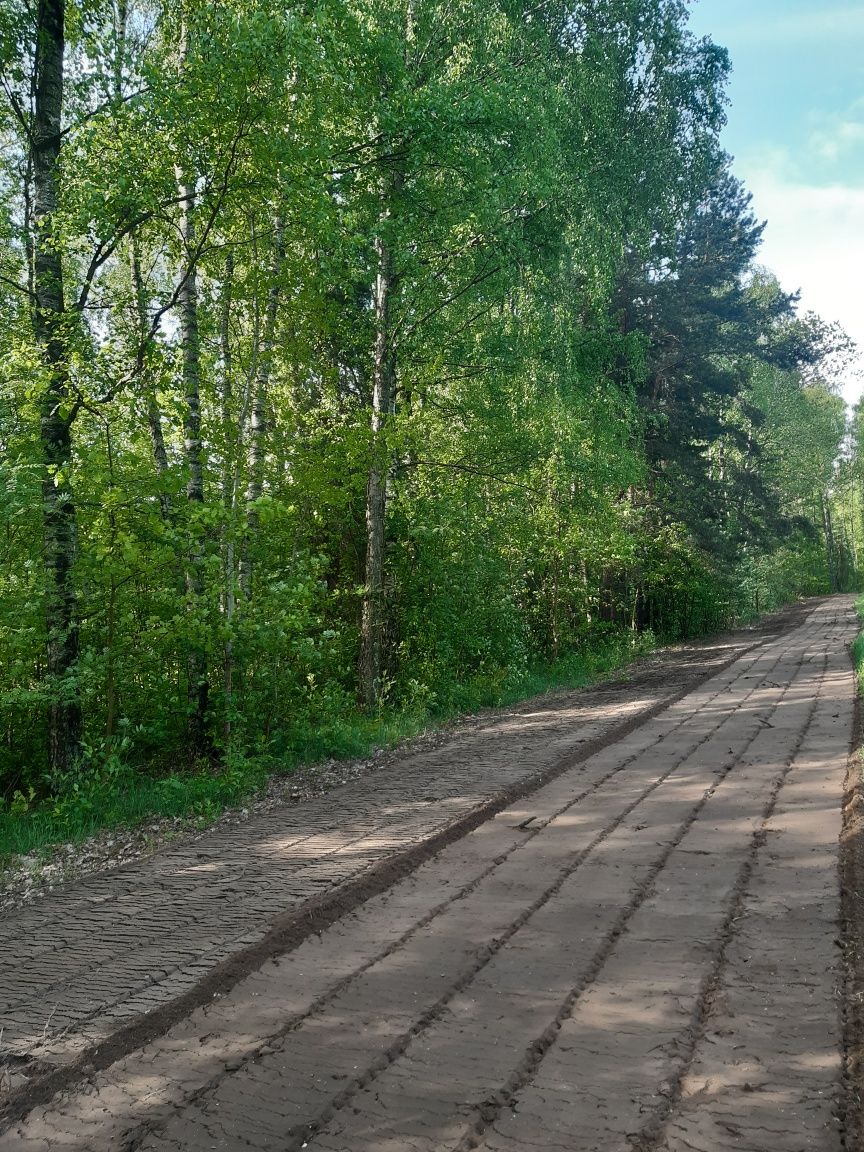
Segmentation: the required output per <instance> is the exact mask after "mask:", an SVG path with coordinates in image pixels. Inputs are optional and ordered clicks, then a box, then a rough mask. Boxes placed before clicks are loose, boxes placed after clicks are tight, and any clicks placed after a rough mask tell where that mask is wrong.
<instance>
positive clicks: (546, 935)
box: [0, 597, 864, 1152]
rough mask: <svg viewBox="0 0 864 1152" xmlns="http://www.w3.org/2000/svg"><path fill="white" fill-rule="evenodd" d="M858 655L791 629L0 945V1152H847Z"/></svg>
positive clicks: (461, 747)
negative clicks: (0, 1093)
mask: <svg viewBox="0 0 864 1152" xmlns="http://www.w3.org/2000/svg"><path fill="white" fill-rule="evenodd" d="M857 629H858V625H857V619H856V616H855V612H854V604H853V599H852V598H851V597H835V598H832V599H830V600H825V601H819V602H810V603H809V604H804V605H799V606H797V607H796V608H795V609H793V610H790V611H789V612H787V613H785V614H783V615H781V616H780V617H777V618H774V619H773V620H771V621H768V622H766V623H765V624H763V625H762V626H761V627H760V628H758V629H754V630H748V631H745V632H740V633H734V634H731V635H729V636H726V637H722V638H719V639H717V640H715V641H713V642H708V643H706V644H702V645H693V646H688V647H685V648H681V649H676V650H672V651H669V652H665V653H662V654H660V655H659V656H658V657H656V658H654V659H652V660H649V661H646V662H643V664H641V665H640V666H639V668H638V669H637V670H636V671H634V673H633V674H632V675H631V676H630V677H629V678H628V679H627V680H622V681H615V682H610V683H607V684H604V685H602V686H598V687H595V688H592V689H587V690H583V691H580V692H576V693H571V694H566V695H560V696H555V697H551V698H543V699H541V700H539V701H534V702H532V703H529V704H527V705H525V706H523V707H520V708H516V709H511V710H509V711H507V712H506V713H501V714H496V715H489V716H486V717H484V718H482V719H481V720H479V721H477V722H475V723H474V724H472V725H470V726H467V727H466V728H464V729H461V730H456V731H454V732H452V733H451V734H450V735H449V737H448V738H447V739H444V740H442V741H441V742H439V743H437V744H435V745H434V746H429V747H425V748H422V747H421V748H415V749H414V750H412V751H410V752H406V753H405V754H403V755H400V756H396V757H393V758H392V759H391V760H389V761H388V762H386V763H384V764H382V765H381V766H380V767H379V768H378V769H377V771H376V772H375V773H374V775H368V774H367V775H364V776H362V777H361V778H359V779H357V780H354V781H352V782H349V783H347V784H346V785H345V786H344V787H341V788H338V789H336V790H335V791H333V792H331V793H329V794H328V795H326V796H323V797H315V798H312V799H310V800H309V801H308V802H307V803H303V804H299V805H294V806H288V807H286V806H278V807H273V808H271V809H269V810H267V811H263V812H261V813H259V814H256V815H255V816H254V817H252V818H250V819H248V820H246V821H244V822H242V823H234V824H228V825H224V826H219V827H216V828H213V829H211V830H210V831H209V832H207V833H206V834H204V835H203V836H201V837H199V838H198V839H196V840H190V841H184V842H183V843H178V844H174V845H169V846H167V847H166V848H165V849H164V850H162V851H160V852H158V853H156V854H153V855H150V856H147V857H146V858H142V859H139V860H137V861H134V862H131V863H129V864H127V865H126V866H125V867H122V868H119V869H116V870H113V871H109V872H105V873H103V874H100V875H96V876H93V877H91V878H89V879H85V880H81V881H78V882H76V883H74V884H72V885H69V886H66V887H62V888H58V889H55V891H53V892H52V893H50V894H48V895H46V896H45V898H44V899H43V900H41V901H39V902H38V903H36V904H32V905H30V906H27V907H24V908H21V909H19V910H17V911H12V912H10V913H8V914H7V915H6V916H5V917H4V920H3V924H2V929H0V1024H2V1028H3V1032H2V1038H0V1051H2V1058H3V1061H4V1072H3V1078H4V1081H5V1087H6V1098H5V1102H4V1104H3V1106H2V1120H0V1150H2V1152H12V1150H14V1152H19V1150H20V1152H23V1150H25V1149H26V1150H39V1152H43V1150H45V1152H48V1150H50V1152H55V1150H57V1149H69V1150H72V1149H77V1150H81V1152H83V1150H85V1149H87V1150H88V1152H89V1150H93V1152H102V1150H105V1152H108V1150H109V1149H110V1150H111V1152H114V1150H120V1149H122V1150H124V1152H133V1150H138V1149H140V1150H141V1152H145V1150H147V1152H156V1150H160V1152H168V1150H172V1152H181V1150H182V1152H197V1150H204V1149H225V1150H227V1149H238V1150H239V1149H241V1148H242V1149H250V1148H251V1149H271V1148H273V1149H275V1148H279V1149H280V1150H282V1152H291V1150H293V1149H302V1148H307V1147H308V1148H309V1149H310V1150H315V1149H323V1150H329V1152H397V1150H399V1152H402V1150H405V1152H407V1150H411V1152H442V1150H444V1149H453V1150H458V1152H466V1150H467V1149H469V1148H482V1149H484V1150H486V1152H509V1150H513V1152H516V1150H527V1149H543V1150H551V1152H555V1150H557V1149H560V1150H562V1152H563V1150H565V1149H566V1150H568V1152H571V1150H573V1149H586V1150H587V1149H591V1150H592V1152H601V1150H602V1152H605V1150H608V1152H613V1150H614V1152H625V1150H634V1152H636V1150H639V1152H660V1150H661V1149H662V1150H666V1152H689V1150H692V1149H697V1150H700V1152H719V1150H721V1149H722V1150H724V1152H725V1150H726V1149H747V1150H749V1152H781V1150H782V1152H804V1150H805V1149H823V1150H826V1152H827V1150H831V1152H840V1150H841V1149H843V1148H846V1149H855V1148H860V1147H862V1144H861V1135H862V1132H861V1128H860V1112H861V1101H860V1089H861V1085H862V1083H864V1081H862V1059H861V1054H862V1039H864V1027H862V1021H864V964H862V960H861V956H860V946H859V945H860V943H861V942H862V941H864V818H862V813H864V798H862V796H861V790H860V763H859V760H858V756H857V753H856V754H855V755H853V756H852V757H851V758H850V755H849V753H850V747H851V746H852V744H853V731H854V732H855V733H857V734H856V735H855V737H854V746H855V747H856V748H857V747H859V746H860V743H861V739H860V738H861V731H860V721H861V717H860V715H859V714H858V710H857V707H856V697H855V684H854V676H853V671H852V666H851V662H850V658H849V645H850V643H851V641H852V640H853V638H854V636H855V634H856V632H857ZM856 725H857V726H858V727H857V728H856ZM859 893H861V895H859Z"/></svg>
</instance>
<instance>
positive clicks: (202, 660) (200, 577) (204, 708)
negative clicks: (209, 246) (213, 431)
mask: <svg viewBox="0 0 864 1152" xmlns="http://www.w3.org/2000/svg"><path fill="white" fill-rule="evenodd" d="M177 183H178V188H179V192H180V197H181V208H180V233H181V236H182V238H183V248H184V251H185V254H186V259H187V262H188V263H187V268H186V271H185V273H184V276H183V281H182V283H181V285H180V291H179V293H178V298H177V303H178V307H179V309H180V341H181V345H182V349H183V389H184V393H185V397H186V410H185V416H184V419H183V447H184V454H185V459H186V470H187V476H188V479H187V481H186V499H187V501H188V504H189V507H190V512H191V514H192V515H191V524H192V529H191V534H192V536H191V548H190V555H189V563H188V565H187V568H186V593H187V596H188V598H189V604H190V609H191V611H192V612H193V613H198V612H200V611H201V608H202V603H203V596H204V540H203V537H202V529H201V525H200V520H199V518H198V517H197V515H196V509H197V508H198V507H200V506H201V505H203V503H204V465H203V452H202V445H201V400H200V392H201V344H200V338H199V333H198V274H197V268H196V259H195V245H196V235H195V218H194V210H195V184H194V180H193V178H192V177H190V176H189V175H188V174H187V173H181V172H179V171H178V179H177ZM196 623H199V622H196ZM186 669H187V695H188V701H189V744H190V750H191V752H192V754H193V755H194V756H206V757H209V756H211V755H212V751H213V749H212V744H211V742H210V737H209V732H208V727H207V712H208V708H209V704H210V683H209V680H208V676H207V654H206V652H205V651H204V649H203V648H202V646H201V645H200V644H199V643H198V642H197V641H196V640H193V641H192V643H191V644H190V646H189V652H188V653H187V657H186Z"/></svg>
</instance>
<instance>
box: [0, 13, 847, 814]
mask: <svg viewBox="0 0 864 1152" xmlns="http://www.w3.org/2000/svg"><path fill="white" fill-rule="evenodd" d="M729 67H730V65H729V60H728V57H727V53H726V52H725V50H724V49H723V48H722V47H720V46H718V45H717V44H715V43H713V42H711V41H710V40H707V39H701V38H697V37H695V36H694V35H692V34H691V33H690V32H689V31H688V25H687V4H686V3H685V2H683V0H548V2H545V0H544V2H541V3H537V0H315V2H313V3H310V4H307V5H303V6H298V7H296V8H292V7H290V6H287V5H283V4H279V3H276V2H274V0H218V3H208V2H206V0H170V3H169V2H168V0H5V3H4V4H3V5H2V6H0V80H2V92H0V134H2V157H0V797H2V802H0V815H2V814H3V813H6V814H7V815H8V814H16V813H17V814H20V813H22V812H26V811H28V810H30V809H36V808H39V807H40V806H43V807H44V806H45V805H49V806H52V807H51V811H52V812H53V813H54V816H55V818H56V819H57V820H59V821H61V822H62V820H63V819H64V818H65V816H68V815H69V814H70V813H74V812H75V811H80V810H81V808H82V806H83V807H84V808H85V809H86V808H87V806H88V805H90V806H93V805H94V804H95V803H96V800H95V799H94V798H95V797H97V796H103V797H104V796H110V795H114V794H117V793H119V792H122V791H123V790H124V789H126V790H128V789H130V788H132V789H133V790H134V787H135V786H137V785H136V783H135V782H136V781H138V782H141V781H158V782H161V785H162V786H164V788H163V792H164V789H167V788H169V786H170V789H173V790H174V793H176V794H177V796H178V797H179V798H178V800H177V804H178V805H179V806H180V808H182V806H183V804H184V803H185V804H191V803H192V802H193V799H194V796H196V795H199V796H200V795H206V796H207V797H211V798H212V797H213V796H218V797H220V798H222V799H224V798H230V797H231V796H234V795H239V794H242V792H243V789H244V788H247V787H248V786H249V782H250V781H253V780H256V779H259V778H260V773H261V772H262V771H269V770H273V769H274V768H278V767H279V766H280V765H281V766H284V765H287V764H290V763H294V762H296V761H297V759H298V758H302V757H304V756H309V755H316V754H322V755H329V754H336V753H339V752H340V751H345V750H349V751H350V750H351V749H352V747H353V745H352V743H351V741H352V739H354V737H355V736H356V734H357V733H362V732H365V733H366V734H367V736H368V737H369V739H377V738H378V737H379V736H380V734H381V733H382V732H384V731H385V730H386V729H387V724H388V723H391V724H393V725H396V726H397V727H398V718H399V717H406V716H410V717H415V718H417V717H420V718H423V722H425V721H426V720H428V719H430V718H431V719H434V718H435V717H436V716H446V715H452V714H453V713H454V712H458V711H460V710H462V711H464V710H470V709H472V708H476V707H478V706H481V705H483V704H492V703H495V702H497V701H500V700H502V699H505V698H508V694H510V696H513V694H517V695H518V693H519V692H520V691H522V692H523V694H527V690H528V686H530V685H531V684H533V683H535V679H532V677H534V676H535V673H536V672H537V670H546V671H547V672H549V671H550V670H551V671H553V672H554V670H555V669H558V670H559V671H560V678H561V681H562V682H566V679H567V669H568V668H569V669H571V670H572V669H573V668H579V667H584V666H585V664H586V661H587V662H588V663H589V664H590V662H591V661H592V660H593V661H594V662H595V664H598V665H599V664H602V663H603V662H604V661H605V662H606V663H615V662H618V663H620V662H621V661H622V660H624V659H626V657H627V655H628V654H632V653H635V652H639V651H645V650H647V649H648V648H650V646H651V645H652V644H657V643H669V642H674V641H678V640H682V639H685V638H687V637H693V636H697V635H704V634H706V633H710V632H714V631H718V630H721V629H723V628H725V627H727V626H730V625H733V624H736V623H741V622H745V621H748V620H750V619H753V618H754V617H756V616H757V615H758V614H760V613H762V612H765V611H769V610H772V609H775V608H777V607H779V606H781V605H783V604H784V603H787V602H789V601H790V600H792V599H794V598H795V597H798V596H812V595H817V594H822V593H828V592H831V591H838V590H848V589H854V588H857V587H858V582H859V568H860V549H861V547H862V541H864V511H862V500H861V495H862V481H864V476H862V465H861V454H860V451H859V448H860V445H861V441H862V438H864V423H862V419H864V418H862V416H861V414H860V413H859V412H856V413H855V414H853V416H852V417H850V416H849V414H848V412H847V408H846V405H845V403H844V400H843V398H842V396H841V395H840V381H841V379H842V378H843V375H844V373H847V372H848V371H849V365H850V363H851V362H852V359H853V355H854V349H853V347H852V345H851V343H850V341H849V339H848V338H847V337H846V335H845V334H844V333H843V332H842V331H841V330H840V329H839V328H838V327H837V325H836V324H834V323H832V321H831V318H830V317H828V318H820V317H818V316H815V315H813V314H802V312H801V310H800V309H799V308H798V306H797V299H796V297H795V296H794V295H790V294H788V293H787V292H785V291H784V290H783V289H782V288H781V286H780V284H779V283H778V282H777V280H776V279H775V277H774V276H773V275H772V273H771V272H770V270H768V269H766V268H764V267H763V266H762V265H761V264H760V263H759V244H760V237H761V234H762V231H763V227H764V225H763V223H762V222H761V221H759V220H758V219H757V218H756V216H755V214H754V211H753V208H752V206H751V200H750V196H749V194H748V192H747V189H746V188H745V187H744V186H742V184H741V183H740V182H739V181H738V180H737V179H736V177H735V176H734V174H733V170H732V161H731V158H730V157H729V156H728V155H726V154H725V152H724V150H723V143H722V128H723V124H724V115H725V113H724V108H725V100H726V97H725V94H724V93H725V85H726V81H727V77H728V74H729ZM580 661H581V663H580ZM352 734H353V735H352ZM199 778H200V779H206V780H207V781H209V782H210V784H209V785H208V787H210V791H209V792H205V793H200V792H199V793H196V792H195V788H194V786H193V784H194V781H195V780H196V779H199ZM214 789H216V791H213V790H214ZM219 789H221V791H219ZM174 793H172V794H174ZM190 798H192V799H190ZM163 799H164V797H163ZM208 802H210V801H209V800H208ZM64 814H65V815H64ZM69 818H70V819H71V817H69Z"/></svg>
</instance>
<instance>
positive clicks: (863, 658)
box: [852, 596, 864, 693]
mask: <svg viewBox="0 0 864 1152" xmlns="http://www.w3.org/2000/svg"><path fill="white" fill-rule="evenodd" d="M855 611H856V612H857V613H858V619H859V620H861V621H862V623H864V596H859V597H858V599H857V600H856V601H855ZM852 661H853V663H854V665H855V679H856V680H857V682H858V691H859V693H864V631H861V632H859V633H858V635H857V636H856V637H855V640H854V641H853V643H852Z"/></svg>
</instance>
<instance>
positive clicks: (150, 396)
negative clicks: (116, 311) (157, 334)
mask: <svg viewBox="0 0 864 1152" xmlns="http://www.w3.org/2000/svg"><path fill="white" fill-rule="evenodd" d="M129 268H130V272H131V275H132V286H133V288H134V290H135V308H136V313H137V319H138V340H139V342H141V341H143V340H146V339H147V335H148V332H149V328H150V320H149V317H148V315H147V290H146V288H145V286H144V277H143V276H142V275H141V257H140V254H139V250H138V239H137V237H135V236H133V237H132V238H131V240H130V243H129ZM144 391H145V398H146V401H147V427H148V428H149V430H150V443H151V444H152V446H153V460H154V462H155V464H156V474H157V475H158V477H159V480H160V483H164V482H165V478H166V476H167V474H168V452H167V451H166V448H165V433H164V432H163V429H162V412H161V411H160V409H159V401H158V400H157V398H156V388H155V386H154V384H153V382H152V380H150V379H148V378H147V376H146V375H145V384H144ZM159 511H160V514H161V516H162V519H163V520H164V521H165V523H166V524H167V523H168V521H169V520H170V519H171V502H170V500H169V498H168V493H167V492H166V491H164V490H162V491H160V493H159Z"/></svg>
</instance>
